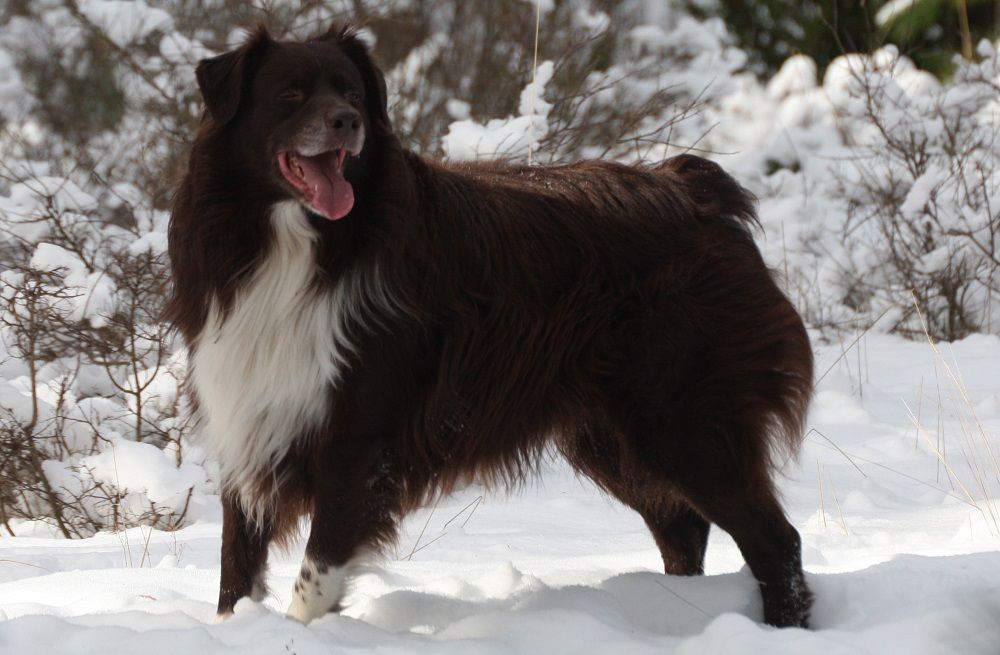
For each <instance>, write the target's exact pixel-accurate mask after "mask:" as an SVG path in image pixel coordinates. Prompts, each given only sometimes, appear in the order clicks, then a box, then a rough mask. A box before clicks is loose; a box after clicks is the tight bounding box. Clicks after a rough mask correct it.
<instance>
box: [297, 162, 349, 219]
mask: <svg viewBox="0 0 1000 655" xmlns="http://www.w3.org/2000/svg"><path fill="white" fill-rule="evenodd" d="M349 154H350V153H349V152H348V150H347V148H344V147H341V148H337V149H335V150H329V151H327V152H322V153H320V154H318V155H313V156H311V157H307V156H306V155H303V154H302V153H300V152H297V151H294V150H283V151H281V152H279V153H278V168H279V169H280V170H281V174H282V175H284V176H285V179H286V180H287V181H288V183H289V184H291V185H292V187H293V188H294V189H295V190H296V191H298V192H299V193H300V194H302V202H303V203H304V204H306V205H307V206H308V207H309V209H311V210H312V211H314V212H315V213H317V214H319V215H320V216H323V217H325V218H328V219H330V220H331V221H335V220H337V219H338V218H343V217H344V216H347V214H349V213H350V211H351V209H352V208H353V207H354V188H353V187H352V186H351V183H350V182H348V181H347V180H346V179H344V160H346V159H347V156H348V155H349Z"/></svg>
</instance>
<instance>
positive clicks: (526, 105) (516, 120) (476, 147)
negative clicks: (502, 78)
mask: <svg viewBox="0 0 1000 655" xmlns="http://www.w3.org/2000/svg"><path fill="white" fill-rule="evenodd" d="M553 70H554V64H553V62H551V61H543V62H541V63H539V64H538V70H537V71H536V72H535V79H534V80H533V81H532V82H529V83H528V84H527V85H526V86H525V87H524V89H523V90H522V91H521V97H520V100H519V103H518V115H517V116H510V117H507V118H495V119H492V120H490V121H488V122H487V123H486V124H482V123H478V122H476V121H475V120H472V119H470V118H465V119H463V120H457V121H455V122H453V123H452V124H451V125H450V126H449V128H448V134H446V135H445V137H444V141H443V142H442V145H443V147H444V151H445V153H446V154H447V155H448V157H449V158H450V159H456V160H457V159H480V158H494V157H515V156H520V155H522V153H525V152H528V151H530V150H533V149H536V148H537V147H538V142H539V140H540V139H542V138H543V137H545V134H546V132H547V130H548V124H547V122H546V117H547V116H548V114H549V111H550V110H551V109H552V104H551V103H549V102H546V100H545V99H544V98H543V97H542V96H543V94H544V92H545V85H546V84H548V83H549V81H550V80H551V79H552V73H553ZM454 111H458V112H461V111H462V107H461V105H458V104H449V114H451V115H455V114H454V113H453V112H454ZM466 113H467V108H466Z"/></svg>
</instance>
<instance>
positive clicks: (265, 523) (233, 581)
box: [218, 492, 272, 619]
mask: <svg viewBox="0 0 1000 655" xmlns="http://www.w3.org/2000/svg"><path fill="white" fill-rule="evenodd" d="M271 534H272V528H271V522H270V520H267V519H262V520H261V521H260V522H253V521H251V520H250V519H249V518H248V517H247V515H246V513H245V512H244V511H243V508H242V507H241V505H240V503H239V500H238V499H237V498H236V496H235V495H234V494H232V493H231V492H224V493H223V495H222V573H221V576H220V580H219V607H218V618H219V619H224V618H226V617H228V616H229V615H230V614H232V613H233V607H234V606H235V605H236V601H238V600H239V599H241V598H243V597H245V596H249V597H250V598H252V599H253V600H255V601H258V602H259V601H261V600H263V599H264V595H265V594H266V593H267V586H266V584H265V581H264V574H265V573H266V569H267V546H268V544H269V543H270V541H271Z"/></svg>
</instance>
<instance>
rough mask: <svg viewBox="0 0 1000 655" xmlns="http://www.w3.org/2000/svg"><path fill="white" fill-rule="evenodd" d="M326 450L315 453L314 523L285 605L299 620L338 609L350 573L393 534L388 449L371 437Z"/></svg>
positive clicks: (395, 493)
mask: <svg viewBox="0 0 1000 655" xmlns="http://www.w3.org/2000/svg"><path fill="white" fill-rule="evenodd" d="M342 446H343V445H342ZM359 446H360V447H359ZM326 450H327V452H325V453H323V455H322V456H320V457H317V459H316V465H315V469H314V472H313V481H314V490H313V493H314V510H313V517H312V528H311V530H310V533H309V541H308V542H307V544H306V553H305V557H304V558H303V560H302V568H301V570H300V571H299V575H298V578H297V579H296V581H295V587H294V590H293V592H292V602H291V605H290V606H289V608H288V616H289V617H290V618H294V619H296V620H298V621H301V622H302V623H309V622H310V621H312V620H313V619H316V618H318V617H320V616H323V615H324V614H326V613H327V612H337V611H339V610H340V607H341V606H340V601H341V599H342V598H343V596H344V590H345V587H346V583H347V581H348V579H349V578H350V576H351V575H352V573H353V572H354V571H355V570H356V569H357V567H358V565H360V564H362V563H363V562H364V561H365V560H366V559H368V558H370V557H371V556H372V555H374V554H375V553H376V552H377V551H378V550H379V549H380V547H381V546H382V545H383V544H385V543H386V542H387V541H390V540H392V539H394V538H395V535H396V515H397V513H398V506H399V489H398V485H397V484H396V483H395V482H393V480H394V476H393V474H392V471H391V469H392V467H393V465H394V464H393V461H394V460H393V458H392V456H391V454H390V453H389V452H388V451H387V450H384V449H382V448H380V447H377V446H375V445H374V442H373V441H370V442H368V443H366V444H365V445H363V446H361V445H360V444H359V443H358V442H357V441H356V442H355V445H354V448H353V449H352V448H349V447H339V448H328V449H326Z"/></svg>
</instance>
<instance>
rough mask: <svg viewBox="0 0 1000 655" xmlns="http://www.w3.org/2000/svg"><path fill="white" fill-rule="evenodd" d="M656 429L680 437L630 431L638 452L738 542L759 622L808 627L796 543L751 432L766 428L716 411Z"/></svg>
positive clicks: (807, 598)
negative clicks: (757, 599)
mask: <svg viewBox="0 0 1000 655" xmlns="http://www.w3.org/2000/svg"><path fill="white" fill-rule="evenodd" d="M692 418H693V417H692ZM727 424H728V425H727ZM647 425H650V424H648V423H647ZM655 425H670V426H671V432H673V431H674V430H677V438H670V439H664V437H663V432H662V430H659V429H658V430H648V431H647V430H643V429H642V428H641V427H635V428H634V432H633V434H634V439H635V442H636V447H637V450H638V451H640V452H641V453H642V454H643V459H644V461H646V462H648V463H649V465H650V466H651V467H657V468H658V469H659V470H660V471H662V473H661V475H663V479H664V480H669V481H670V482H671V483H672V484H674V485H675V487H676V488H677V490H678V491H679V492H680V493H681V494H682V495H683V497H684V498H685V499H686V500H687V501H688V502H689V503H690V504H691V505H692V507H694V508H696V510H697V512H698V514H700V515H701V516H703V517H705V519H707V520H709V521H711V522H712V523H714V524H715V525H718V526H719V527H720V528H722V529H723V530H725V531H726V532H728V533H729V534H730V536H732V538H733V540H735V541H736V545H737V546H738V547H739V549H740V552H741V553H742V554H743V558H744V559H745V560H746V563H747V565H748V566H749V567H750V571H751V572H752V573H753V575H754V577H755V578H756V579H757V581H758V583H759V586H760V593H761V596H762V599H763V603H764V621H765V622H766V623H769V624H771V625H774V626H778V627H786V626H799V627H807V624H808V618H809V609H810V606H811V604H812V594H811V593H810V591H809V589H808V587H807V586H806V582H805V577H804V575H803V572H802V555H801V540H800V538H799V533H798V532H797V531H796V530H795V528H794V527H793V526H792V525H791V524H790V523H789V522H788V519H787V518H786V517H785V513H784V511H783V509H782V508H781V505H780V504H779V502H778V499H777V495H776V493H775V490H774V485H773V482H772V481H771V478H770V467H769V465H768V464H767V452H766V444H765V441H764V436H763V435H761V434H760V433H759V432H757V433H755V430H757V429H763V426H762V425H761V426H758V425H757V424H756V422H754V421H750V422H747V423H744V424H743V425H742V426H741V427H737V425H738V423H730V422H729V421H727V420H726V419H725V418H722V417H720V416H718V414H716V415H715V416H713V417H712V418H711V419H705V420H697V419H695V420H691V419H685V418H684V415H683V414H678V415H676V416H675V418H674V420H673V421H664V420H656V421H655ZM727 430H731V431H732V432H731V433H729V434H732V435H734V436H727ZM748 431H749V432H748ZM681 435H683V436H681Z"/></svg>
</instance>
